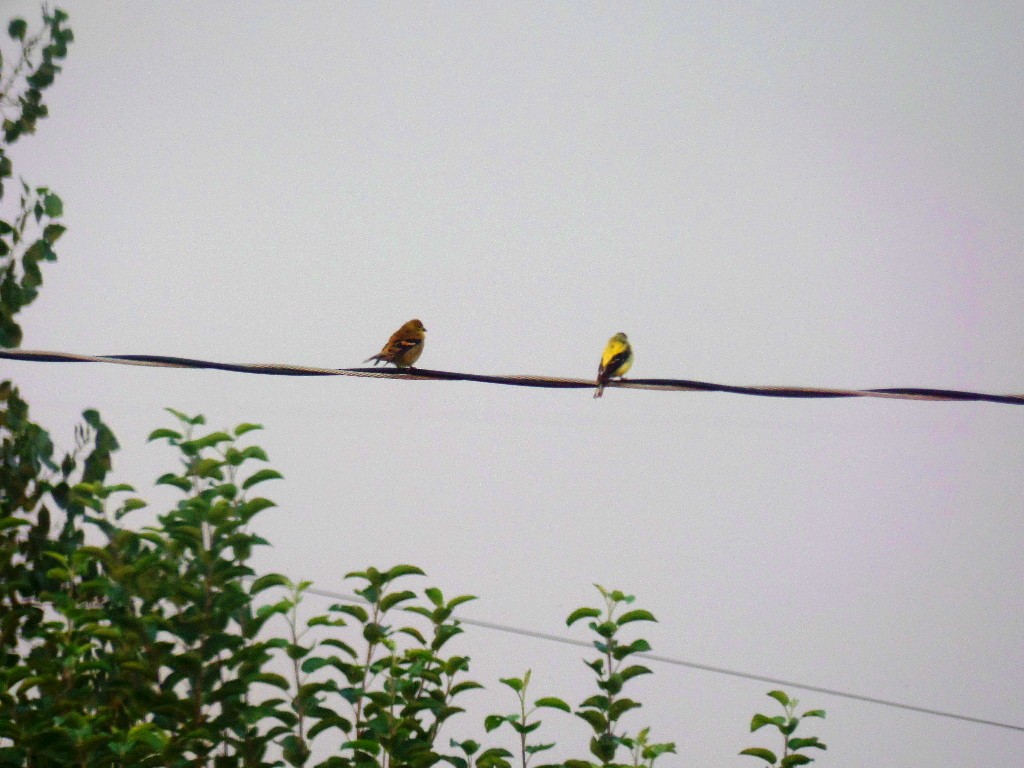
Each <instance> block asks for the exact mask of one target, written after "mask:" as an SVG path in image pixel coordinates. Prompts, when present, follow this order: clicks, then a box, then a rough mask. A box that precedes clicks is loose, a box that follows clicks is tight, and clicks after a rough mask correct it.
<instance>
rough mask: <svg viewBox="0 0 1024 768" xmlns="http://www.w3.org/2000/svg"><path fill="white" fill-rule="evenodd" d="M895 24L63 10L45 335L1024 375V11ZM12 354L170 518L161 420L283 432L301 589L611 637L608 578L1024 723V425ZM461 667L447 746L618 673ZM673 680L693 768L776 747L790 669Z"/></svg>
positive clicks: (1018, 419)
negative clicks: (584, 611)
mask: <svg viewBox="0 0 1024 768" xmlns="http://www.w3.org/2000/svg"><path fill="white" fill-rule="evenodd" d="M892 5H893V4H892V3H882V2H879V3H860V4H858V7H857V8H854V9H851V8H841V7H839V4H818V3H785V4H782V3H779V4H773V3H756V4H755V3H746V4H735V3H734V4H723V3H708V4H698V3H692V4H675V3H669V4H665V5H656V4H645V5H642V6H633V5H607V4H606V5H599V4H578V5H576V4H572V5H569V4H561V5H553V4H543V5H538V4H530V5H517V6H515V7H513V8H511V9H510V8H506V7H501V6H499V5H498V4H431V5H426V4H411V3H402V4H391V5H379V4H373V3H364V4H356V3H346V4H341V3H339V4H330V3H318V4H314V3H305V4H289V5H285V4H261V5H255V4H249V3H205V2H204V3H200V2H194V3H187V4H178V3H174V4H170V3H168V4H157V3H145V4H142V3H139V4H130V5H125V4H119V3H97V2H88V3H84V2H65V3H63V4H62V7H65V8H66V10H68V11H69V13H70V14H71V27H72V29H73V30H74V32H75V37H76V42H75V43H74V45H73V46H72V49H71V53H70V56H69V59H68V62H67V65H66V68H65V73H64V74H63V75H62V76H61V78H60V79H59V81H58V83H57V85H56V86H55V88H54V89H53V90H52V91H51V92H50V93H49V95H48V97H47V98H48V102H49V104H50V109H51V114H52V117H51V118H50V119H48V120H46V121H44V122H43V123H42V124H41V125H40V130H39V133H38V135H37V136H36V137H35V138H30V139H26V140H24V141H22V142H21V143H19V145H17V147H16V154H15V168H16V171H18V172H20V173H22V174H24V175H25V176H26V177H27V178H28V179H29V180H30V181H31V182H32V183H34V184H49V185H50V186H52V187H53V188H54V189H55V190H56V191H58V192H59V194H60V195H61V196H62V197H63V199H64V202H65V210H66V217H65V219H66V221H65V223H66V224H67V225H68V227H69V230H68V232H67V234H66V235H65V236H64V238H63V239H62V240H61V242H60V243H59V246H60V247H59V249H58V252H59V256H60V261H59V262H58V263H57V264H56V265H49V266H47V267H46V269H45V281H46V282H45V285H44V288H43V292H42V296H41V298H40V299H39V300H38V301H37V302H36V304H34V305H33V306H32V308H31V309H30V310H28V311H26V312H25V313H23V316H22V320H23V325H24V327H25V332H26V333H25V343H24V347H25V348H29V349H33V348H35V349H52V350H59V351H73V352H82V353H148V354H164V355H179V356H186V357H198V358H203V359H210V360H221V361H226V362H281V363H295V364H308V365H318V366H338V367H340V366H353V365H358V364H359V363H360V362H361V361H362V360H363V359H365V358H366V357H367V356H368V355H370V354H373V353H375V352H376V351H377V350H378V349H379V348H380V346H381V344H382V343H383V342H384V341H385V340H386V339H387V337H388V335H389V334H390V333H391V332H392V331H393V330H395V328H397V327H398V326H399V325H400V324H401V323H403V322H404V321H406V320H408V319H410V318H412V317H419V318H421V319H422V320H423V322H424V324H425V325H426V327H427V329H428V337H427V347H426V351H425V353H424V355H423V358H422V360H421V365H423V366H424V367H429V368H438V369H445V370H457V371H466V372H474V373H494V374H504V373H530V374H551V375H566V376H592V375H593V374H594V372H595V371H596V368H597V362H598V358H599V355H600V351H601V348H602V347H603V345H604V343H605V341H606V340H607V338H608V337H609V336H610V335H612V334H613V333H615V332H616V331H620V330H621V331H625V332H626V333H628V334H629V336H630V338H631V340H632V341H633V343H634V347H635V349H636V363H635V365H634V368H633V371H632V374H633V375H634V376H637V377H678V378H695V379H704V380H709V381H720V382H725V383H733V384H789V385H806V386H849V387H885V386H926V387H944V388H956V389H976V390H981V391H988V392H1000V393H1002V392H1022V391H1024V356H1022V355H1021V350H1022V348H1024V316H1022V313H1021V298H1022V296H1024V261H1022V255H1024V247H1022V246H1024V217H1022V215H1021V211H1022V209H1024V151H1022V141H1021V126H1022V125H1024V36H1022V35H1021V30H1022V29H1024V6H1021V5H1020V4H1019V3H1010V2H1007V3H972V4H966V3H964V4H953V5H950V4H938V3H933V4H926V3H903V4H899V6H900V7H899V8H893V7H892ZM5 10H7V11H8V13H7V14H5V17H4V18H5V19H6V18H7V17H9V16H10V15H13V14H14V13H23V14H25V15H26V17H28V18H30V19H34V18H36V17H37V13H36V11H35V6H34V4H31V3H9V4H6V5H5ZM2 375H3V376H4V377H13V378H14V379H15V380H16V381H17V382H18V383H19V384H20V385H21V387H22V389H23V393H24V394H25V395H26V397H27V399H28V400H29V402H30V403H31V405H32V409H33V414H34V415H35V416H36V418H37V419H38V420H40V421H42V422H43V423H44V424H45V425H48V426H49V427H50V428H51V430H52V431H53V433H54V436H55V438H56V439H58V440H59V441H63V442H64V443H65V444H69V443H70V440H71V425H72V424H73V422H74V420H75V418H76V416H77V414H78V413H80V412H81V410H82V409H84V408H86V407H97V408H99V409H100V410H101V412H102V414H103V416H104V418H105V419H106V420H107V421H108V423H110V424H111V426H112V427H113V428H114V430H115V432H116V433H117V435H118V436H119V438H120V440H121V443H122V445H123V447H124V450H123V451H122V453H121V454H120V456H119V460H118V465H117V473H116V476H115V478H116V479H118V480H122V481H126V482H132V483H134V484H135V485H136V487H137V488H138V489H139V490H140V492H141V493H142V495H145V496H148V497H150V498H156V499H161V498H162V499H169V498H171V497H170V496H166V495H161V494H160V493H157V492H154V491H153V490H152V481H153V480H154V479H155V478H156V477H157V476H158V475H159V474H161V473H162V472H164V471H167V470H169V469H170V468H171V466H172V465H171V462H172V461H173V460H174V459H173V456H172V454H171V453H170V452H169V451H168V450H167V449H166V448H164V447H162V446H161V445H146V444H145V442H144V441H145V436H146V435H147V434H148V433H149V431H150V430H152V429H153V428H155V427H157V426H166V425H170V420H169V417H167V416H166V415H165V414H164V413H163V412H162V411H161V408H163V407H164V406H172V407H176V408H179V409H181V410H184V411H187V412H193V413H195V412H202V413H204V414H205V415H206V416H207V417H208V419H209V420H210V422H211V424H212V425H213V426H215V427H220V426H229V425H234V424H236V423H238V422H241V421H255V422H260V423H262V424H264V425H265V426H266V428H267V429H266V431H265V432H263V433H259V434H258V435H257V436H256V438H255V440H256V442H258V443H259V444H261V445H263V446H264V447H265V448H266V449H267V450H268V452H269V453H270V456H271V460H272V464H273V466H275V467H276V468H277V469H279V470H280V471H282V472H283V473H284V475H285V476H286V480H285V481H284V482H278V483H275V484H273V485H267V486H264V487H263V490H264V492H265V493H266V494H267V495H269V496H271V497H272V498H274V499H275V500H276V501H277V502H278V503H279V505H280V507H279V508H278V509H276V510H272V511H270V512H267V513H265V514H264V516H263V517H262V518H261V520H260V525H259V528H260V532H261V533H262V534H263V535H265V536H266V537H267V538H269V539H270V540H271V541H272V542H273V544H274V547H273V549H270V550H267V551H265V552H262V553H261V554H260V557H259V563H260V565H261V566H263V567H265V568H266V569H268V570H278V571H281V572H284V573H287V574H288V575H290V576H292V577H294V578H302V577H306V578H311V579H313V580H314V581H315V582H316V584H317V586H319V587H322V588H325V589H335V590H339V591H349V590H350V587H349V585H348V584H346V583H344V582H343V581H342V579H341V576H342V575H343V574H344V573H345V572H347V571H350V570H355V569H358V568H361V567H364V566H366V565H368V564H375V565H378V566H381V567H386V566H390V565H392V564H395V563H399V562H412V563H416V564H418V565H420V566H421V567H423V568H424V569H425V570H427V571H428V573H429V574H430V579H429V580H426V581H422V582H420V586H427V585H429V584H436V585H438V586H440V587H442V589H444V591H445V592H446V594H450V595H455V594H460V593H467V592H468V593H472V594H476V595H479V596H480V598H481V599H480V600H479V601H478V602H477V603H475V604H471V605H470V606H467V609H466V610H465V612H464V615H466V616H467V617H471V618H476V619H481V620H486V621H497V622H504V623H508V624H514V625H516V626H521V627H524V628H529V629H533V630H538V631H544V632H551V633H556V634H563V635H566V636H572V637H576V638H582V637H585V631H584V630H583V628H582V627H579V628H577V629H575V630H573V631H569V630H566V629H565V627H564V618H565V615H566V614H567V613H568V612H569V611H570V610H571V609H573V608H575V607H577V606H579V605H584V604H591V605H594V604H596V600H597V599H598V598H597V594H596V592H595V591H594V590H593V587H592V586H591V584H592V582H595V581H596V582H599V583H603V584H605V585H607V586H610V587H618V588H621V589H623V590H626V591H628V592H631V593H634V594H636V595H637V596H638V603H637V604H638V605H640V606H642V607H646V608H648V609H650V610H652V611H653V612H654V613H655V614H656V615H657V616H658V617H659V619H660V623H659V624H658V625H656V626H647V627H643V628H642V629H643V633H644V636H646V637H647V638H648V639H649V640H650V641H651V642H652V644H653V646H654V651H655V652H656V653H659V654H664V655H668V656H674V657H678V658H682V659H686V660H690V661H696V662H700V663H705V664H712V665H718V666H723V667H728V668H733V669H738V670H744V671H748V672H752V673H755V674H762V675H771V676H777V677H780V678H785V679H791V680H797V681H802V682H806V683H808V684H813V685H820V686H827V687H834V688H838V689H843V690H848V691H853V692H856V693H860V694H864V695H868V696H876V697H880V698H885V699H895V700H898V701H904V702H907V703H912V704H917V705H919V706H925V707H932V708H935V709H940V710H952V711H956V712H962V713H964V714H968V715H972V716H975V717H981V718H987V719H993V720H999V721H1003V722H1009V723H1014V724H1018V725H1019V724H1024V703H1022V698H1021V694H1020V692H1021V689H1022V684H1024V664H1022V661H1021V655H1020V649H1021V648H1022V647H1024V601H1022V600H1021V593H1020V589H1021V587H1020V585H1021V583H1022V582H1024V560H1022V558H1021V556H1020V551H1021V540H1022V537H1024V522H1022V516H1021V501H1022V498H1024V483H1022V474H1021V467H1020V459H1021V456H1022V449H1024V440H1022V426H1024V421H1022V419H1024V409H1021V408H1015V407H1012V406H1004V405H992V404H946V403H915V402H890V401H876V400H846V401H822V402H809V401H786V400H775V399H767V398H745V397H740V396H733V395H714V394H688V393H657V392H643V391H626V390H617V389H611V390H609V391H608V392H607V393H606V396H605V398H604V399H603V400H601V401H597V402H595V401H594V400H592V399H591V397H590V393H589V392H585V391H543V390H520V389H513V388H506V387H496V386H490V385H481V384H468V383H435V382H415V383H412V382H396V381H378V380H374V381H364V380H355V379H350V378H330V379H293V378H280V379H279V378H270V377H254V376H241V375H237V374H228V373H218V372H193V371H172V370H150V369H141V368H128V367H121V366H100V365H90V366H86V365H82V366H70V365H67V366H65V365H61V366H57V365H43V364H28V363H9V362H4V363H3V364H2ZM146 519H147V518H146V515H145V514H139V515H137V516H136V521H137V523H138V524H140V525H141V524H143V523H144V522H145V521H146ZM310 601H311V605H312V606H313V607H315V608H317V609H323V608H326V607H327V605H328V601H320V600H319V599H318V598H313V597H311V598H310ZM465 649H466V651H467V652H468V653H469V654H470V655H471V656H472V657H473V672H474V674H473V677H474V679H478V680H480V681H481V682H484V683H485V684H487V685H488V689H489V690H488V691H487V692H486V693H482V694H478V695H476V696H475V698H472V699H470V697H466V699H467V702H470V703H472V704H473V705H474V714H473V718H470V717H468V716H464V717H462V718H460V719H456V720H455V721H453V722H452V725H451V727H450V728H449V729H448V733H447V735H449V736H455V737H459V738H465V737H469V736H474V737H477V738H479V737H480V736H481V735H482V730H483V729H482V725H481V724H480V718H481V717H482V714H483V713H485V712H499V711H501V712H504V711H511V710H512V708H513V700H512V697H511V694H510V693H509V692H506V691H505V689H504V688H503V687H502V686H499V685H498V684H497V678H498V677H499V676H503V677H504V676H511V675H520V674H521V673H522V672H523V671H524V670H525V669H526V668H527V667H531V666H532V667H533V669H534V676H535V682H534V690H533V692H534V693H535V694H536V695H537V696H541V695H560V696H564V697H565V698H567V699H569V700H570V701H571V703H574V704H575V703H578V702H579V701H580V700H581V699H582V698H583V697H584V696H585V695H589V694H590V693H591V692H592V690H591V689H592V686H591V684H590V682H589V680H590V677H589V676H590V672H589V670H588V669H586V668H585V667H584V666H583V664H582V662H581V661H579V658H580V655H581V654H580V652H578V651H577V650H574V649H566V648H563V647H560V646H557V645H552V644H550V643H544V642H539V641H537V642H535V641H526V640H523V639H520V638H510V637H506V636H503V635H500V634H498V633H495V632H491V631H486V630H482V629H475V628H469V631H468V633H467V637H466V643H465ZM652 666H653V667H654V668H655V672H656V674H655V676H654V677H650V678H642V679H641V680H639V681H637V682H636V684H635V686H633V690H632V694H633V697H634V698H638V699H640V700H641V701H643V702H644V708H643V709H642V710H640V711H639V713H636V714H634V715H632V716H630V718H629V719H628V720H627V721H626V722H627V723H628V724H629V726H630V727H631V728H633V729H636V728H638V727H641V726H643V725H645V724H650V725H652V726H653V736H655V737H656V738H657V739H658V740H674V741H676V743H677V745H678V747H679V753H680V754H679V756H678V757H676V756H668V757H666V758H664V762H663V763H661V765H663V766H666V768H668V767H670V766H690V765H702V766H710V765H736V766H743V765H747V766H754V765H755V764H757V761H755V760H753V759H751V758H745V757H738V756H736V753H737V752H738V751H739V750H740V749H742V748H743V747H746V746H751V745H755V744H759V745H764V746H770V747H772V748H774V747H775V746H776V744H775V742H774V741H769V740H767V739H766V738H764V737H763V736H762V734H761V733H759V734H757V735H754V736H752V735H750V734H749V733H747V728H748V725H749V718H750V716H751V715H752V714H753V713H754V712H755V711H764V712H768V713H772V714H774V712H773V711H772V709H771V707H772V706H774V703H773V702H771V700H769V699H767V698H765V697H764V693H765V692H766V691H767V690H769V689H770V688H771V687H772V686H769V685H766V684H760V683H747V682H743V681H739V680H734V679H731V678H727V677H722V676H718V675H712V674H708V673H703V672H695V671H690V670H686V669H680V668H675V667H666V666H664V665H658V664H656V665H652ZM627 693H629V689H627ZM790 693H792V694H795V695H796V696H798V697H799V698H800V699H801V702H802V703H803V704H805V705H806V708H812V707H822V708H825V709H826V710H827V711H828V719H827V720H826V721H823V722H820V723H819V722H816V721H812V723H811V726H812V728H813V730H811V731H810V733H814V734H817V735H819V736H821V737H822V738H823V740H825V741H826V742H827V743H828V745H829V751H828V752H827V753H822V754H820V755H819V756H818V757H819V764H821V765H834V766H853V765H886V766H890V768H918V767H919V766H922V765H932V766H953V765H988V766H1008V765H1014V764H1019V761H1020V754H1021V751H1022V749H1024V734H1022V733H1020V732H1013V731H1007V730H1000V729H996V728H991V727H986V726H981V725H973V724H966V723H959V722H954V721H950V720H944V719H940V718H936V717H930V716H926V715H921V714H912V713H904V712H899V711H896V710H892V709H888V708H884V707H879V706H872V705H868V704H863V703H857V702H853V701H849V700H844V699H840V698H833V697H830V696H824V695H820V694H814V693H808V692H802V691H800V690H798V689H795V688H794V689H790ZM545 721H546V723H547V725H546V726H545V728H544V729H543V730H542V731H541V735H542V737H546V738H550V739H557V740H559V741H560V742H561V744H562V745H563V746H564V747H565V748H566V750H565V753H560V756H562V757H566V756H569V754H570V753H571V754H573V755H575V756H582V754H583V753H585V751H586V740H587V738H588V736H587V726H586V725H585V724H584V723H582V721H576V719H575V718H572V717H570V716H561V715H559V714H558V713H552V714H550V715H548V716H547V717H546V718H545ZM498 738H500V737H498ZM506 738H507V737H506Z"/></svg>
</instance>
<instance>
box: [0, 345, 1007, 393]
mask: <svg viewBox="0 0 1024 768" xmlns="http://www.w3.org/2000/svg"><path fill="white" fill-rule="evenodd" d="M3 358H6V359H8V360H22V361H32V362H43V363H114V364H119V365H141V366H149V367H159V368H197V369H212V370H219V371H232V372H235V373H251V374H260V375H264V376H357V377H363V378H377V379H407V380H425V379H433V380H441V381H474V382H479V383H484V384H503V385H506V386H513V387H543V388H548V389H593V388H594V386H595V385H596V382H594V381H592V380H590V379H577V378H564V377H557V376H532V375H517V376H488V375H482V374H475V373H456V372H453V371H434V370H429V369H426V368H407V369H402V370H397V369H394V370H380V369H375V368H317V367H312V366H300V365H282V364H279V363H259V364H252V363H217V362H210V361H207V360H194V359H191V358H183V357H166V356H163V355H79V354H74V353H68V352H45V351H34V350H25V349H5V350H0V359H3ZM607 386H609V387H619V388H622V389H649V390H661V391H682V392H727V393H730V394H736V395H757V396H760V397H791V398H814V399H820V398H837V397H879V398H886V399H892V400H933V401H936V400H945V401H960V402H965V401H980V402H987V403H1002V404H1005V405H1024V394H1016V395H991V394H985V393H983V392H964V391H960V390H954V389H933V388H918V387H896V388H888V389H835V388H823V387H780V386H757V387H745V386H735V385H731V384H714V383H712V382H707V381H693V380H690V379H620V380H612V381H610V382H608V384H607Z"/></svg>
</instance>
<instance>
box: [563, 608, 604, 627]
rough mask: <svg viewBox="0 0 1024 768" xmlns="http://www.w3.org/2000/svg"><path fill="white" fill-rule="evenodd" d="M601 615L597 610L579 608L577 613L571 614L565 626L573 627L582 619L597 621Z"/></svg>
mask: <svg viewBox="0 0 1024 768" xmlns="http://www.w3.org/2000/svg"><path fill="white" fill-rule="evenodd" d="M600 615H601V611H600V610H599V609H597V608H577V609H576V610H575V611H573V612H572V613H570V614H569V617H568V618H567V619H566V620H565V624H566V626H568V627H571V626H572V625H573V624H575V623H576V622H577V621H579V620H580V619H596V618H598V617H599V616H600Z"/></svg>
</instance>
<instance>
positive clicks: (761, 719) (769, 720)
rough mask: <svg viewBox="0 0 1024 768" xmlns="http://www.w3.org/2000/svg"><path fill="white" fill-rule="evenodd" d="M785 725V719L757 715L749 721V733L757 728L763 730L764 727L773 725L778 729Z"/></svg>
mask: <svg viewBox="0 0 1024 768" xmlns="http://www.w3.org/2000/svg"><path fill="white" fill-rule="evenodd" d="M785 724H786V719H785V718H783V717H768V715H761V714H757V715H754V717H753V718H751V720H750V732H751V733H753V732H754V731H756V730H758V729H759V728H764V727H765V726H766V725H774V726H775V727H776V728H779V727H781V726H783V725H785Z"/></svg>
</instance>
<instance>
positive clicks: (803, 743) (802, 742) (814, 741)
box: [788, 736, 828, 751]
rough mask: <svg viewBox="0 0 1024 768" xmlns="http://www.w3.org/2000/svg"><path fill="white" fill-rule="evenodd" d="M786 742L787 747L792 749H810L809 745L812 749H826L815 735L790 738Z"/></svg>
mask: <svg viewBox="0 0 1024 768" xmlns="http://www.w3.org/2000/svg"><path fill="white" fill-rule="evenodd" d="M788 744H789V748H790V749H792V750H794V751H795V750H798V749H810V748H811V747H813V748H814V749H828V747H826V746H825V745H824V744H822V743H821V742H820V741H818V737H817V736H809V737H808V738H806V739H800V738H792V739H790V740H789V742H788Z"/></svg>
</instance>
